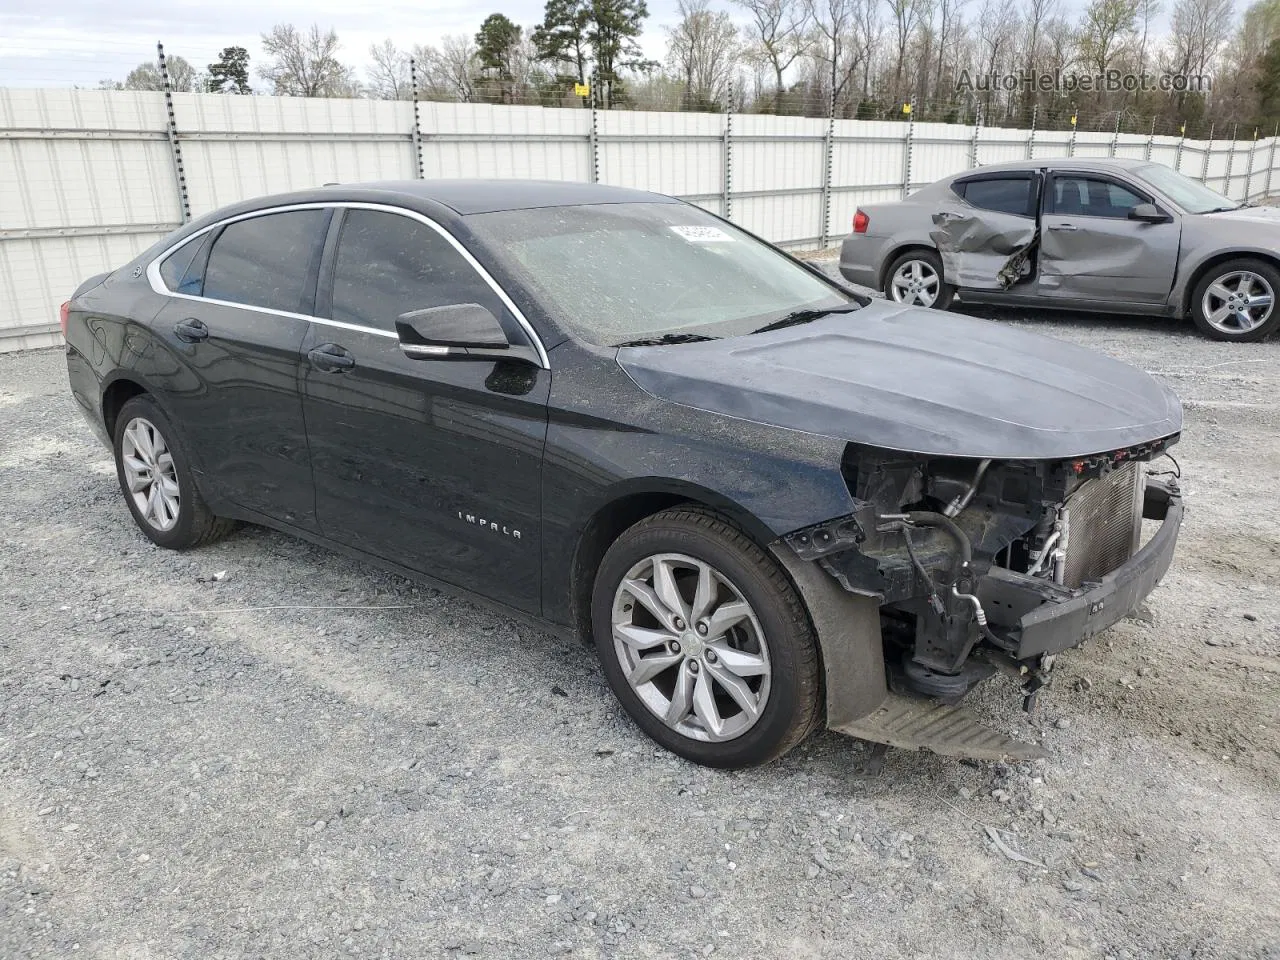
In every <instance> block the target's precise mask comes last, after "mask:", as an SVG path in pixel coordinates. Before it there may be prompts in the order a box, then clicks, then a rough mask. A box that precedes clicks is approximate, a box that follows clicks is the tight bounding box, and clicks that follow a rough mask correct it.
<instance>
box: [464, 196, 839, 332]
mask: <svg viewBox="0 0 1280 960" xmlns="http://www.w3.org/2000/svg"><path fill="white" fill-rule="evenodd" d="M467 225H468V226H470V227H472V228H473V229H474V230H475V232H476V233H477V234H478V235H479V236H480V237H481V238H482V239H484V240H486V241H487V242H488V244H489V246H490V247H491V248H492V249H493V252H494V253H495V254H496V255H497V256H499V257H500V258H501V259H502V260H504V261H505V264H506V266H507V267H508V269H511V270H513V271H514V272H515V273H517V274H518V275H519V277H520V279H521V280H523V281H524V282H525V283H526V284H527V285H528V286H529V287H530V288H531V289H533V290H534V291H536V292H537V293H538V294H539V296H540V298H541V299H542V300H544V301H545V302H546V303H547V305H548V307H549V308H550V309H551V310H552V312H553V313H554V314H555V315H556V317H557V319H560V320H562V321H563V322H564V323H565V324H566V325H567V326H568V327H569V328H570V329H571V330H572V331H573V332H574V333H575V334H576V335H577V336H579V337H580V338H582V339H583V340H586V341H587V342H589V343H594V344H597V345H600V346H617V345H619V344H623V343H628V342H630V341H633V340H649V339H660V338H662V337H664V336H667V335H674V336H668V339H667V342H679V341H681V340H685V339H701V338H702V337H731V336H740V335H742V334H746V333H751V332H752V331H753V330H757V329H759V328H760V327H761V326H763V325H765V324H768V323H771V322H774V321H777V320H779V319H781V318H783V317H785V316H787V315H788V314H791V313H794V312H796V311H798V310H827V309H841V308H843V309H846V310H847V309H849V308H850V306H852V305H856V303H857V301H855V300H854V299H853V297H851V296H846V295H845V294H842V293H840V292H839V291H838V290H837V289H836V288H835V287H833V286H832V285H830V284H828V283H826V282H824V281H823V280H822V279H821V278H819V277H816V276H814V275H813V274H812V273H810V272H809V271H808V270H806V269H805V268H804V267H801V266H799V265H798V264H796V263H794V262H793V261H791V260H790V259H788V258H787V257H785V256H783V255H782V254H780V253H778V251H776V250H774V249H773V248H771V247H769V246H767V245H766V244H763V243H761V242H759V241H758V240H754V239H752V238H751V237H749V236H748V235H746V234H745V233H743V232H742V231H740V230H737V229H735V228H734V227H733V226H731V225H729V224H727V223H725V222H723V221H721V220H717V219H716V218H715V217H713V216H711V214H709V213H707V212H706V211H704V210H700V209H699V208H697V207H694V206H689V205H688V204H683V203H608V204H588V205H582V206H571V207H542V208H537V209H533V210H504V211H499V212H497V213H482V214H474V215H472V216H469V217H468V218H467ZM691 334H692V335H698V336H696V337H686V336H681V335H691Z"/></svg>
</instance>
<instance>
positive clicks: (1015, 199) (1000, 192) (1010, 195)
mask: <svg viewBox="0 0 1280 960" xmlns="http://www.w3.org/2000/svg"><path fill="white" fill-rule="evenodd" d="M1033 182H1034V181H1033V180H1032V179H1031V177H1026V176H1023V177H990V178H988V179H984V180H969V181H967V182H966V183H965V184H964V198H965V200H966V201H967V202H968V203H969V204H971V205H972V206H975V207H979V208H980V209H982V210H995V211H997V212H998V213H1011V214H1013V215H1014V216H1018V217H1028V216H1031V185H1032V183H1033Z"/></svg>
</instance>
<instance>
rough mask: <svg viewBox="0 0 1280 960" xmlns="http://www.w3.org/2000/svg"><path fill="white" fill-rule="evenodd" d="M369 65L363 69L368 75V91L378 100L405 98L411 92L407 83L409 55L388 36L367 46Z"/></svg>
mask: <svg viewBox="0 0 1280 960" xmlns="http://www.w3.org/2000/svg"><path fill="white" fill-rule="evenodd" d="M369 60H370V61H371V62H370V65H369V67H368V69H367V70H366V71H365V73H366V74H367V76H368V77H369V85H368V88H367V89H368V91H369V93H370V94H371V95H373V96H374V97H377V98H378V99H379V100H407V99H409V97H410V96H411V94H412V91H411V89H410V85H409V55H408V54H407V53H405V52H404V51H403V50H401V49H399V48H398V47H397V46H396V45H395V43H394V42H392V40H391V39H390V38H388V39H386V40H383V41H382V42H381V43H375V44H374V45H373V46H371V47H370V48H369Z"/></svg>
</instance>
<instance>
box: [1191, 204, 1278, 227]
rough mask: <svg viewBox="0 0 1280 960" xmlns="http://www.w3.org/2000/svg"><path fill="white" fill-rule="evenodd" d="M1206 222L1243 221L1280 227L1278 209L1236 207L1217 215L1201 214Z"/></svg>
mask: <svg viewBox="0 0 1280 960" xmlns="http://www.w3.org/2000/svg"><path fill="white" fill-rule="evenodd" d="M1201 216H1203V217H1204V218H1205V219H1206V220H1232V221H1240V220H1244V221H1246V222H1248V223H1265V224H1269V225H1270V226H1273V227H1275V226H1280V207H1237V208H1236V209H1234V210H1222V211H1219V212H1218V213H1205V214H1201Z"/></svg>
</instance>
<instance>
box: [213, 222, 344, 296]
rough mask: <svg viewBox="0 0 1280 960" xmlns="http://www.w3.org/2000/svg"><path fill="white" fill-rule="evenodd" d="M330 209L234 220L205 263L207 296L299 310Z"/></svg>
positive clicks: (224, 230)
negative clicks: (206, 264) (327, 212)
mask: <svg viewBox="0 0 1280 960" xmlns="http://www.w3.org/2000/svg"><path fill="white" fill-rule="evenodd" d="M325 219H326V211H324V210H291V211H289V212H287V213H272V214H267V215H265V216H261V217H252V218H250V219H248V220H237V221H235V222H234V223H229V224H227V226H226V227H225V228H224V229H223V230H222V233H221V234H219V235H218V238H217V239H216V240H215V241H214V243H213V249H212V250H211V251H210V252H209V264H208V266H207V267H205V275H204V296H206V297H208V298H210V299H212V300H226V301H229V302H231V303H242V304H245V305H247V306H252V307H266V308H268V309H271V310H284V311H287V312H289V313H298V312H300V311H301V310H302V301H303V296H304V294H305V293H306V286H307V281H308V278H309V277H310V275H311V269H312V263H313V261H314V259H315V256H316V252H317V251H318V249H319V245H320V242H321V241H322V240H323V236H322V234H323V232H324V224H325Z"/></svg>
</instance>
